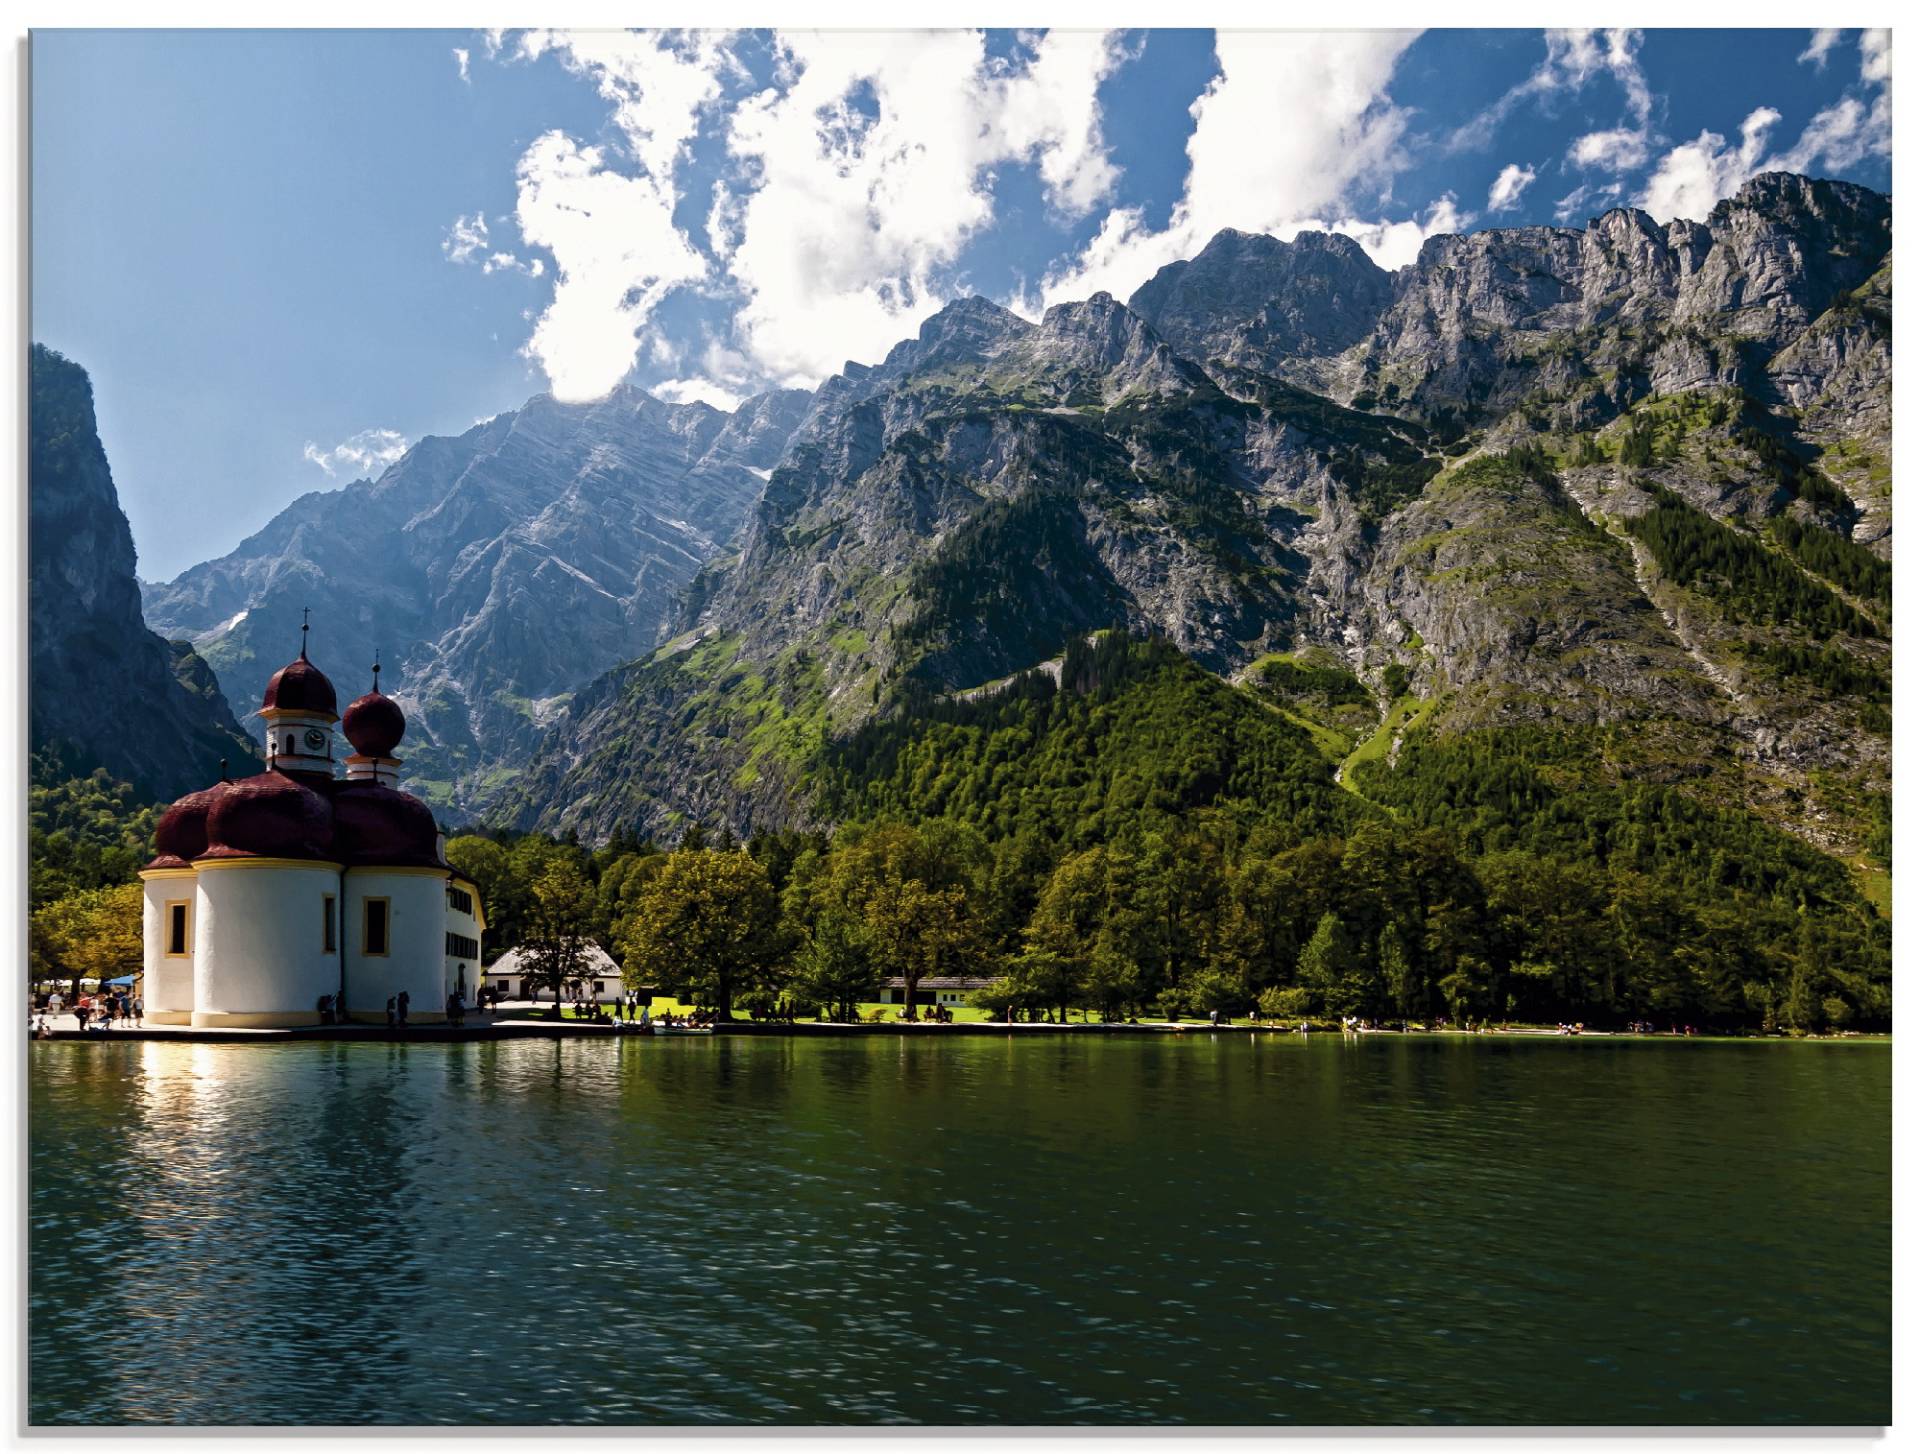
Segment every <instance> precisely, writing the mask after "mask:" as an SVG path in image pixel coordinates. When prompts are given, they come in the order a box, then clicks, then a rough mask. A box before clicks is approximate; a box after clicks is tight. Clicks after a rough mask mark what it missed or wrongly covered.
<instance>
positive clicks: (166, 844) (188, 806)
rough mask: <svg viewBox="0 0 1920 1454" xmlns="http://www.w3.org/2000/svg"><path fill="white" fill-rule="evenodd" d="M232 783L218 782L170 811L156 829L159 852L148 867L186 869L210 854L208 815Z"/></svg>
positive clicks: (155, 839)
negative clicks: (204, 855) (200, 857)
mask: <svg viewBox="0 0 1920 1454" xmlns="http://www.w3.org/2000/svg"><path fill="white" fill-rule="evenodd" d="M227 788H228V784H226V783H215V784H214V785H213V786H212V787H210V788H202V789H200V791H199V792H197V793H188V794H187V795H186V796H185V797H184V798H181V799H180V800H179V801H178V802H176V803H175V804H174V805H173V806H172V807H170V808H168V809H167V811H166V812H164V813H162V814H161V815H160V821H159V823H158V824H156V825H155V826H154V830H153V846H154V847H155V848H156V849H157V850H158V852H157V853H155V855H154V859H153V862H151V863H149V864H148V865H147V867H148V868H185V867H186V866H187V865H188V864H189V863H191V862H192V861H193V860H194V859H196V858H198V857H199V856H200V855H201V854H203V853H205V852H206V851H207V814H208V813H209V812H210V811H211V810H212V808H213V805H214V804H215V803H217V802H219V801H220V798H221V797H222V795H224V794H225V792H226V791H227Z"/></svg>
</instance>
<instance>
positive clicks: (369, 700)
mask: <svg viewBox="0 0 1920 1454" xmlns="http://www.w3.org/2000/svg"><path fill="white" fill-rule="evenodd" d="M340 727H341V730H342V731H343V732H345V733H346V734H347V741H349V742H351V743H352V744H353V750H354V751H355V752H357V753H360V754H361V755H362V756H363V757H392V756H393V749H394V748H396V747H398V746H399V745H400V739H401V738H402V737H404V736H405V735H406V732H407V718H406V714H405V713H404V712H402V711H401V710H400V704H399V703H398V702H396V701H394V699H393V698H392V697H387V696H382V695H381V694H380V693H379V692H368V693H367V694H366V695H365V696H364V697H362V698H360V699H359V700H358V701H357V702H354V703H352V704H351V705H350V706H348V708H347V715H346V716H344V717H342V718H341V719H340Z"/></svg>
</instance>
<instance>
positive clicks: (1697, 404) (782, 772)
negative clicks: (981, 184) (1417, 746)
mask: <svg viewBox="0 0 1920 1454" xmlns="http://www.w3.org/2000/svg"><path fill="white" fill-rule="evenodd" d="M1890 217H1891V211H1890V203H1889V200H1888V199H1887V198H1886V197H1884V196H1881V195H1879V194H1876V193H1873V192H1871V191H1868V190H1865V189H1862V188H1859V187H1854V186H1849V185H1845V184H1840V183H1827V182H1818V181H1811V180H1808V179H1806V178H1802V177H1797V176H1790V175H1785V174H1769V175H1765V176H1762V177H1758V178H1756V179H1754V180H1753V181H1751V182H1749V183H1748V184H1747V185H1746V186H1745V187H1744V188H1743V189H1742V190H1741V191H1740V192H1739V194H1738V195H1736V196H1735V197H1733V198H1731V199H1729V200H1728V201H1726V202H1724V203H1722V204H1720V205H1719V206H1718V207H1717V208H1715V210H1714V211H1713V213H1712V215H1711V216H1709V217H1708V219H1707V220H1706V221H1705V222H1704V223H1691V222H1685V223H1674V224H1672V225H1670V226H1666V227H1661V226H1658V225H1656V224H1655V223H1653V222H1652V221H1651V219H1649V218H1648V217H1647V216H1646V215H1645V214H1643V213H1638V212H1634V211H1630V210H1618V211H1614V212H1609V213H1608V214H1606V215H1605V216H1602V217H1599V218H1596V219H1595V220H1594V221H1592V222H1591V223H1589V225H1588V226H1587V227H1586V228H1585V229H1580V230H1575V229H1564V228H1523V229H1515V230H1511V231H1489V232H1481V233H1475V234H1472V235H1468V236H1460V237H1437V238H1433V239H1430V240H1429V241H1428V242H1427V244H1426V245H1425V247H1424V248H1423V250H1422V252H1421V254H1420V256H1419V258H1418V259H1417V260H1416V261H1415V262H1414V263H1413V264H1411V265H1410V266H1408V267H1406V268H1404V269H1401V270H1400V271H1398V272H1397V273H1391V274H1390V273H1386V272H1383V271H1382V270H1381V269H1379V268H1378V267H1376V266H1375V265H1374V264H1373V263H1372V262H1371V261H1370V260H1369V259H1368V258H1367V256H1366V254H1365V253H1364V252H1363V251H1362V250H1361V249H1360V248H1358V247H1357V246H1356V245H1355V244H1353V243H1352V242H1351V241H1350V240H1348V239H1345V238H1340V237H1334V236H1327V235H1322V234H1312V233H1307V234H1302V235H1301V236H1299V237H1297V238H1295V239H1293V240H1292V241H1291V242H1280V241H1276V240H1275V239H1272V238H1266V237H1252V236H1247V235H1244V234H1237V233H1223V234H1221V235H1220V236H1219V237H1216V238H1215V239H1214V241H1213V242H1212V243H1210V244H1209V245H1208V247H1207V248H1206V249H1205V250H1203V251H1202V252H1201V253H1200V255H1199V256H1197V257H1195V258H1194V259H1192V260H1190V261H1187V262H1182V263H1176V264H1174V265H1172V266H1170V267H1168V268H1166V269H1164V270H1162V272H1161V273H1160V274H1159V275H1157V276H1156V277H1155V278H1153V279H1152V280H1150V281H1149V282H1148V283H1147V284H1146V285H1145V286H1143V287H1142V288H1141V289H1140V290H1139V291H1138V292H1136V293H1135V294H1134V296H1133V297H1132V298H1131V299H1130V300H1129V301H1128V302H1127V303H1126V304H1121V303H1120V302H1118V301H1116V300H1115V299H1113V298H1111V297H1109V296H1107V295H1105V294H1098V295H1096V296H1094V297H1093V298H1090V299H1088V300H1086V301H1084V302H1080V303H1070V304H1063V305H1060V306H1058V307H1055V308H1053V309H1050V310H1049V311H1048V312H1047V314H1046V316H1045V317H1044V318H1043V319H1042V320H1041V321H1040V322H1038V323H1037V324H1036V323H1033V322H1029V321H1027V320H1025V319H1022V318H1020V317H1017V316H1016V315H1014V314H1012V313H1009V312H1007V311H1006V310H1003V309H1000V308H998V307H995V306H994V305H993V304H991V303H988V302H987V301H985V300H983V299H977V298H976V299H969V300H965V301H962V302H959V303H955V304H953V305H952V306H950V307H949V308H947V309H946V310H945V311H943V312H942V313H940V314H939V315H937V316H936V317H934V318H932V319H931V320H929V321H928V322H927V323H926V324H925V325H924V326H923V327H922V329H921V330H920V333H919V336H918V337H917V338H915V339H913V340H909V341H907V342H904V343H902V344H900V345H899V346H897V347H896V348H895V349H894V350H893V352H892V353H891V354H890V355H889V356H888V357H887V359H886V360H885V361H884V362H883V363H882V364H880V365H879V366H877V367H874V368H863V367H857V366H849V367H848V368H847V369H846V370H845V371H843V372H842V373H841V374H839V375H837V376H835V377H834V378H832V379H829V380H828V381H827V382H826V383H825V384H824V385H822V386H821V388H820V389H819V390H818V391H817V392H816V394H815V395H814V398H813V401H812V404H811V406H810V408H809V410H808V412H807V415H806V417H805V419H804V420H803V422H802V423H801V424H800V426H799V428H798V430H797V431H796V433H795V434H794V436H793V439H792V441H791V443H790V444H789V446H788V448H787V451H786V454H785V456H784V457H783V459H782V461H781V463H780V464H779V465H778V467H777V468H775V469H774V471H773V473H772V476H771V478H770V479H769V480H768V482H767V484H766V487H765V489H764V490H763V491H761V493H760V495H759V498H758V499H757V500H756V501H755V502H754V504H753V506H752V509H751V512H750V514H749V516H748V519H747V522H746V525H745V528H744V530H743V532H742V534H741V537H740V539H739V541H738V544H737V546H736V547H735V548H733V549H731V550H728V551H726V552H724V553H722V554H720V555H718V556H716V557H715V558H714V559H713V560H711V561H709V562H708V563H707V564H706V565H705V566H703V568H702V569H701V571H700V572H699V574H698V575H697V576H696V577H695V579H694V581H693V583H692V585H691V587H690V588H689V589H688V591H687V592H686V593H685V595H684V596H683V597H682V599H681V602H680V605H679V611H678V616H677V619H676V620H675V621H674V623H673V626H672V628H671V630H672V634H671V636H670V637H669V639H668V640H667V641H665V642H664V643H663V644H662V645H661V646H660V647H659V648H658V649H657V650H656V651H655V652H653V653H652V654H651V655H649V656H647V657H644V658H640V659H638V660H636V661H634V662H632V663H630V664H627V665H625V666H622V667H620V668H618V669H616V670H615V671H613V672H611V673H609V674H608V675H606V676H605V677H603V678H602V679H600V680H599V681H597V682H595V683H594V684H593V685H592V686H590V687H588V688H587V689H586V690H584V691H583V692H581V693H580V694H579V695H578V696H577V697H576V698H575V700H574V702H573V704H572V707H571V709H570V711H569V713H568V715H567V718H566V720H565V722H564V723H563V724H561V725H560V726H558V727H557V728H556V730H555V731H554V732H553V733H551V734H550V735H549V736H548V737H547V739H546V741H545V742H544V744H543V745H542V747H541V749H540V751H539V754H538V755H537V756H536V757H535V759H534V760H533V762H532V763H531V765H530V767H529V768H528V770H527V771H526V772H525V773H524V774H523V775H522V776H521V777H520V779H519V780H518V782H517V784H516V785H515V786H514V788H513V789H511V790H510V791H509V792H508V793H507V794H506V795H504V796H503V797H502V798H501V799H499V800H498V802H497V805H496V806H495V811H496V812H499V813H502V814H503V815H505V816H508V817H510V818H511V819H512V820H513V821H516V822H518V823H520V824H522V825H525V826H534V825H537V826H540V827H543V828H548V829H560V828H565V827H574V828H578V829H579V830H580V831H582V832H583V833H584V834H586V835H588V836H591V837H604V836H606V835H607V834H610V833H612V832H614V831H616V830H620V829H627V830H633V831H639V832H642V833H648V834H654V835H660V834H669V835H670V834H671V833H672V831H673V829H674V825H675V824H677V823H679V822H680V821H682V820H683V819H687V818H693V819H699V820H702V821H704V822H708V823H714V822H724V823H726V824H728V825H729V826H731V827H732V828H734V829H735V830H736V831H741V832H746V831H751V830H752V829H754V828H757V827H767V826H778V825H782V824H791V823H806V822H813V821H818V814H817V811H816V809H817V803H816V801H815V798H814V795H813V793H812V791H811V789H810V786H809V784H810V781H811V775H812V774H811V770H812V768H813V766H814V765H815V764H816V763H817V762H819V761H820V760H821V758H822V754H823V753H825V752H827V751H828V749H829V747H830V744H831V743H833V742H834V741H836V740H839V739H841V738H844V736H845V735H846V734H847V733H848V732H849V731H851V730H852V729H853V728H854V727H856V726H857V725H858V724H859V723H861V722H862V721H864V720H867V719H869V718H872V717H875V716H877V715H878V716H886V715H891V714H896V713H901V712H906V713H911V712H912V711H914V710H915V707H916V704H924V703H925V702H928V701H932V700H939V699H942V698H951V697H953V696H956V695H964V694H969V693H975V692H978V691H979V690H981V689H982V688H985V687H987V686H989V684H991V683H994V682H996V681H999V680H1003V679H1006V678H1008V677H1011V676H1012V675H1014V674H1016V673H1019V672H1021V671H1022V670H1024V669H1028V668H1032V667H1034V666H1036V665H1037V664H1041V663H1044V662H1048V661H1051V660H1054V659H1057V657H1058V656H1059V654H1060V653H1061V651H1062V650H1063V648H1064V647H1065V645H1066V643H1067V642H1068V641H1069V640H1070V639H1073V638H1075V637H1079V636H1083V635H1085V634H1087V633H1090V632H1094V631H1098V630H1101V629H1114V630H1123V631H1128V632H1132V633H1134V634H1150V635H1156V636H1160V637H1163V638H1165V639H1166V640H1167V641H1169V642H1171V643H1172V644H1173V645H1175V646H1176V647H1178V649H1179V650H1180V651H1181V652H1182V653H1184V654H1185V655H1187V656H1188V657H1189V658H1191V659H1192V660H1194V661H1195V662H1197V663H1199V664H1200V665H1202V666H1204V667H1205V668H1207V669H1208V670H1210V671H1212V672H1215V673H1218V674H1221V675H1223V676H1227V677H1230V678H1232V679H1234V680H1236V681H1238V682H1241V683H1242V684H1245V685H1247V686H1249V687H1259V686H1260V685H1261V684H1262V683H1264V682H1269V681H1271V680H1273V679H1275V678H1276V677H1281V678H1288V677H1290V675H1293V674H1297V673H1298V672H1299V671H1301V670H1307V671H1309V672H1311V671H1318V670H1332V671H1335V672H1336V673H1340V674H1344V675H1345V676H1346V677H1348V678H1350V679H1351V681H1352V683H1353V685H1352V687H1342V688H1341V689H1340V693H1339V695H1341V696H1343V697H1345V698H1348V699H1349V700H1348V701H1347V703H1346V705H1345V706H1344V707H1343V708H1342V709H1341V710H1340V711H1339V712H1338V713H1331V714H1330V713H1329V712H1326V711H1321V710H1318V709H1317V708H1316V707H1315V706H1314V704H1313V702H1312V701H1310V700H1308V699H1305V698H1300V699H1288V700H1284V701H1281V702H1279V703H1278V704H1277V707H1278V709H1279V710H1283V711H1286V712H1288V713H1290V714H1291V715H1292V716H1293V717H1295V718H1296V719H1298V720H1300V721H1301V722H1302V724H1303V726H1305V727H1308V728H1311V729H1312V730H1315V731H1317V732H1319V733H1321V734H1322V736H1321V737H1320V741H1321V742H1322V745H1323V747H1324V749H1325V751H1326V753H1327V755H1328V758H1329V762H1330V766H1331V769H1332V770H1337V771H1338V772H1339V774H1340V777H1341V781H1342V782H1343V783H1345V784H1347V785H1354V772H1353V769H1354V768H1355V767H1357V766H1359V765H1360V763H1362V762H1365V761H1368V760H1371V759H1372V758H1374V757H1379V758H1381V759H1383V760H1384V761H1385V762H1386V763H1387V764H1389V765H1391V764H1392V763H1394V762H1395V761H1397V760H1398V758H1399V755H1400V750H1401V747H1402V746H1403V744H1404V743H1405V742H1406V741H1407V740H1408V739H1409V738H1410V737H1411V736H1414V735H1416V734H1418V735H1422V736H1423V737H1424V738H1432V739H1444V738H1448V737H1450V736H1460V735H1463V734H1474V733H1484V732H1494V733H1499V732H1502V731H1509V730H1512V729H1516V728H1521V727H1529V726H1552V727H1555V728H1556V729H1560V730H1563V731H1565V732H1568V733H1574V734H1583V736H1582V740H1583V741H1584V740H1592V741H1596V742H1598V743H1600V744H1601V745H1600V747H1599V748H1597V749H1596V754H1595V755H1593V756H1592V757H1591V759H1590V761H1589V766H1588V767H1587V768H1584V769H1583V770H1587V771H1597V772H1600V773H1603V774H1608V775H1611V776H1614V777H1616V778H1619V779H1622V780H1627V779H1633V780H1652V781H1660V782H1671V783H1675V784H1678V785H1681V786H1682V787H1683V788H1684V789H1685V790H1686V791H1688V792H1690V793H1693V794H1697V795H1698V796H1700V797H1701V798H1702V799H1704V800H1710V801H1714V802H1734V803H1739V804H1744V805H1745V806H1746V807H1747V808H1748V809H1749V810H1751V811H1752V812H1754V813H1756V814H1758V815H1760V816H1761V817H1763V818H1764V819H1766V820H1767V821H1769V822H1772V823H1775V824H1777V825H1778V826H1780V827H1783V828H1785V829H1786V830H1788V831H1789V832H1791V833H1794V834H1796V835H1798V836H1800V837H1801V838H1803V839H1804V840H1805V841H1807V842H1809V843H1812V844H1815V845H1816V846H1819V847H1821V848H1823V849H1826V850H1828V851H1831V852H1834V853H1838V854H1841V855H1843V856H1847V857H1849V858H1851V859H1856V860H1857V859H1859V856H1860V855H1861V853H1862V851H1863V849H1864V847H1865V846H1866V845H1867V844H1868V843H1869V842H1870V841H1872V840H1874V839H1875V837H1876V835H1877V833H1878V832H1879V828H1878V826H1877V825H1879V824H1880V823H1881V822H1882V821H1883V819H1884V811H1885V794H1886V791H1887V788H1888V784H1889V782H1890V765H1889V732H1890V717H1889V713H1888V704H1889V703H1890V695H1889V685H1888V684H1889V676H1888V671H1889V665H1890V636H1891V627H1892V621H1891V586H1890V572H1889V568H1888V565H1887V560H1888V557H1889V555H1890V551H1891V499H1890V381H1891V359H1890V336H1891V335H1890V323H1891V290H1892V283H1891V261H1890V252H1889V249H1890V243H1891V236H1890V226H1891V222H1890ZM1356 695H1357V696H1358V698H1359V701H1358V702H1354V701H1352V700H1351V699H1352V698H1353V697H1354V696H1356ZM1594 734H1598V736H1597V737H1596V736H1594Z"/></svg>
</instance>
